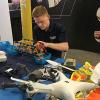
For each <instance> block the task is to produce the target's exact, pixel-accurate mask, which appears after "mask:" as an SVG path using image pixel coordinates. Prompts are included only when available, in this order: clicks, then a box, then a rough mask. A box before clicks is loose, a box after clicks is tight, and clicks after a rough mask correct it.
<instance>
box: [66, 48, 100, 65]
mask: <svg viewBox="0 0 100 100" xmlns="http://www.w3.org/2000/svg"><path fill="white" fill-rule="evenodd" d="M66 58H74V59H76V62H77V63H81V64H84V63H85V61H88V62H90V63H91V64H92V65H94V66H95V65H96V64H97V63H98V62H100V53H95V52H90V51H85V50H77V49H70V50H69V51H68V52H67V53H66V56H65V59H66Z"/></svg>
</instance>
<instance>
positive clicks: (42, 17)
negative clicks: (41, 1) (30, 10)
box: [34, 16, 48, 21]
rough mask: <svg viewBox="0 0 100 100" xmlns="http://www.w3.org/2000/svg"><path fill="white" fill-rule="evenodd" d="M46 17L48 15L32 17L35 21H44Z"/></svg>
mask: <svg viewBox="0 0 100 100" xmlns="http://www.w3.org/2000/svg"><path fill="white" fill-rule="evenodd" d="M46 19H48V16H39V17H36V18H34V20H35V21H44V20H46Z"/></svg>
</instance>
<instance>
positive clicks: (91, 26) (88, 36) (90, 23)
mask: <svg viewBox="0 0 100 100" xmlns="http://www.w3.org/2000/svg"><path fill="white" fill-rule="evenodd" d="M33 1H34V0H32V9H33V8H34V6H36V5H37V4H36V3H35V2H33ZM74 1H75V0H66V3H64V2H65V0H61V2H60V3H59V4H58V5H57V6H56V7H52V8H48V6H47V5H46V7H47V9H48V11H49V13H50V15H51V18H52V19H53V20H54V21H57V22H59V23H62V24H64V26H65V27H66V32H67V34H68V38H69V45H70V48H75V49H82V50H88V51H93V52H99V53H100V43H97V42H96V41H95V39H94V36H93V33H94V31H95V30H100V22H99V21H98V20H97V18H96V11H97V9H98V7H100V0H76V2H74ZM73 2H74V3H75V4H74V7H73V8H74V9H73V11H72V12H71V8H72V5H73ZM64 4H65V6H63V5H64ZM43 5H45V3H43ZM62 7H64V11H63V12H62ZM10 14H11V24H12V32H13V38H14V41H18V40H21V39H22V32H21V31H22V29H21V19H20V10H19V11H13V12H12V11H10ZM61 14H62V15H65V16H60V15H61ZM16 15H17V16H16ZM33 23H34V21H33Z"/></svg>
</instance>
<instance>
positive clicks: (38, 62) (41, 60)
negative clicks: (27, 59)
mask: <svg viewBox="0 0 100 100" xmlns="http://www.w3.org/2000/svg"><path fill="white" fill-rule="evenodd" d="M49 59H51V53H46V54H45V55H44V57H43V59H39V58H38V57H37V56H34V57H33V60H34V62H35V63H36V64H41V65H44V64H46V63H47V61H46V60H49Z"/></svg>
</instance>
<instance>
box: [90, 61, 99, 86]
mask: <svg viewBox="0 0 100 100" xmlns="http://www.w3.org/2000/svg"><path fill="white" fill-rule="evenodd" d="M91 80H92V81H93V82H94V83H96V84H98V83H99V81H100V62H99V63H98V64H97V65H96V66H95V69H94V70H93V74H92V76H91Z"/></svg>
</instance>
